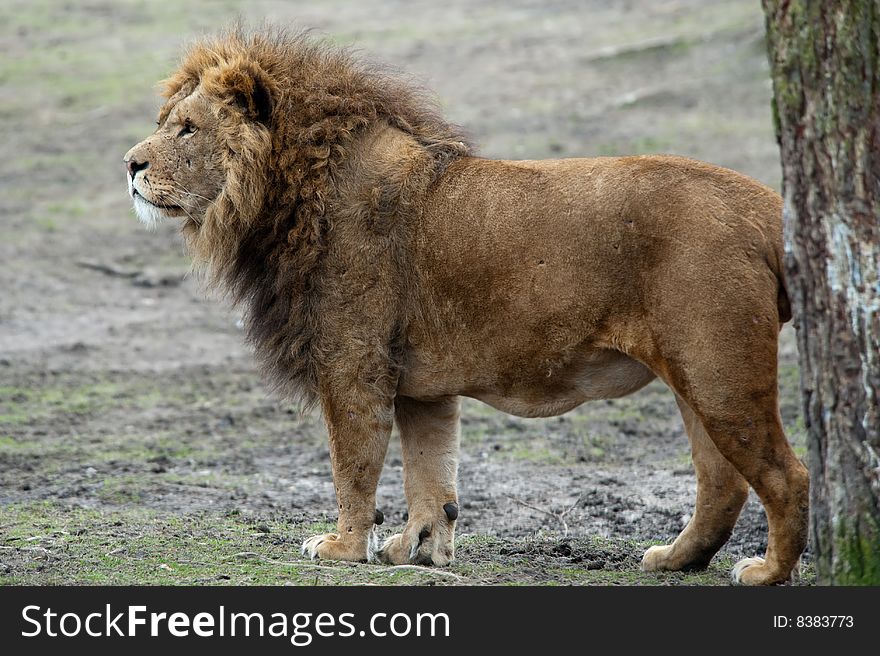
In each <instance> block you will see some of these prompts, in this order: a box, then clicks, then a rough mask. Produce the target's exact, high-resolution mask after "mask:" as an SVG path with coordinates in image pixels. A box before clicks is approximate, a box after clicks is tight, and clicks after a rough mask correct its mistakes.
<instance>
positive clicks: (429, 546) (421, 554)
mask: <svg viewBox="0 0 880 656" xmlns="http://www.w3.org/2000/svg"><path fill="white" fill-rule="evenodd" d="M417 526H418V525H417V524H416V525H409V524H408V525H407V527H406V528H405V529H404V531H403V533H398V534H397V535H392V536H391V537H390V538H388V539H387V540H385V543H384V544H383V545H382V548H381V549H380V550H379V552H378V553H377V554H376V556H377V558H378V559H379V560H380V561H382V562H384V563H389V564H391V565H406V564H414V565H438V566H441V567H442V566H443V565H448V564H449V563H450V562H452V560H453V558H454V557H455V548H454V545H453V536H452V528H451V527H449V526H442V525H439V526H438V525H437V524H434V525H431V526H422V527H421V528H417Z"/></svg>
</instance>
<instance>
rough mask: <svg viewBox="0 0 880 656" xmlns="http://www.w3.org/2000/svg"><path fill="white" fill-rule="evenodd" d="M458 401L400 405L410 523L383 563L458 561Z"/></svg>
mask: <svg viewBox="0 0 880 656" xmlns="http://www.w3.org/2000/svg"><path fill="white" fill-rule="evenodd" d="M458 410H459V399H458V397H451V398H447V399H442V400H440V401H433V402H421V401H415V400H412V399H407V398H401V397H398V399H397V400H396V402H395V419H396V420H397V425H398V427H399V428H400V443H401V448H402V451H403V486H404V492H405V493H406V501H407V505H408V506H409V518H408V519H407V522H406V526H405V527H404V529H403V532H402V533H399V534H397V535H393V536H391V537H390V538H388V539H387V540H386V541H385V544H384V545H383V546H382V549H381V550H380V551H379V553H378V554H377V555H378V557H379V559H380V560H382V561H384V562H387V563H392V564H395V565H401V564H407V563H413V564H418V565H446V564H448V563H449V562H450V561H451V560H452V559H453V558H454V556H455V551H454V534H455V520H456V518H457V517H458V495H457V492H456V478H457V470H458V441H459V438H458Z"/></svg>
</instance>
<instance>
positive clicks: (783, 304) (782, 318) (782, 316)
mask: <svg viewBox="0 0 880 656" xmlns="http://www.w3.org/2000/svg"><path fill="white" fill-rule="evenodd" d="M776 276H777V278H778V280H779V289H778V290H777V292H776V307H777V309H778V310H779V323H780V324H783V323H786V322H788V321H791V301H790V300H789V298H788V289H786V287H785V278H784V277H783V275H782V272H781V271H780V272H779V273H777V274H776Z"/></svg>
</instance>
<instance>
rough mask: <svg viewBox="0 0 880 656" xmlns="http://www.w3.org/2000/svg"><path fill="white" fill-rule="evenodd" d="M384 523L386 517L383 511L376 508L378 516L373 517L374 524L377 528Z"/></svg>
mask: <svg viewBox="0 0 880 656" xmlns="http://www.w3.org/2000/svg"><path fill="white" fill-rule="evenodd" d="M384 521H385V515H383V514H382V511H381V510H379V509H378V508H376V516H375V517H373V523H374V524H375V525H376V526H381V525H382V523H383V522H384Z"/></svg>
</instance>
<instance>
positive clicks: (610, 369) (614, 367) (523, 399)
mask: <svg viewBox="0 0 880 656" xmlns="http://www.w3.org/2000/svg"><path fill="white" fill-rule="evenodd" d="M512 374H515V375H512ZM654 378H655V375H654V373H653V372H652V371H651V370H650V369H648V368H647V367H646V366H645V365H643V364H641V363H640V362H637V361H636V360H633V359H632V358H629V357H627V356H626V355H623V354H622V353H618V352H616V351H609V350H604V349H603V350H597V351H593V352H591V353H587V354H583V355H582V356H581V357H579V358H577V359H576V361H575V362H573V363H571V364H569V365H567V366H566V367H563V368H561V369H560V370H553V369H552V368H549V367H540V366H535V367H530V368H529V369H528V373H526V374H523V372H522V371H520V372H511V371H501V372H485V371H481V372H467V371H456V370H454V369H452V370H443V368H433V367H432V368H421V367H418V366H416V367H414V368H412V369H409V370H408V371H407V372H406V373H405V374H404V376H403V379H402V380H401V385H400V390H399V391H400V393H401V394H403V395H404V396H411V397H414V398H429V397H437V396H442V395H461V396H469V397H471V398H474V399H477V400H479V401H482V402H483V403H486V404H488V405H491V406H492V407H493V408H497V409H498V410H501V411H502V412H506V413H508V414H512V415H516V416H519V417H553V416H556V415H560V414H563V413H565V412H568V411H569V410H571V409H572V408H576V407H577V406H579V405H581V404H582V403H585V402H587V401H593V400H596V399H613V398H618V397H621V396H626V395H627V394H631V393H633V392H635V391H636V390H638V389H641V388H642V387H644V386H645V385H647V384H648V383H649V382H651V381H652V380H653V379H654Z"/></svg>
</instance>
